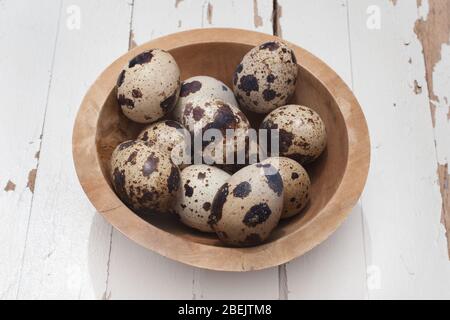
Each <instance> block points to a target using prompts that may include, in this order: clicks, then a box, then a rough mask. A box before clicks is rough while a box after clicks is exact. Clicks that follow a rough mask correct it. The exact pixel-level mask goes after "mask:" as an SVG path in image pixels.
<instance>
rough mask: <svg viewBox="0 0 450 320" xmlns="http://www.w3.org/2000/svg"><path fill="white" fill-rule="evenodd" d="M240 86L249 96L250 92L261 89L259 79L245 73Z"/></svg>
mask: <svg viewBox="0 0 450 320" xmlns="http://www.w3.org/2000/svg"><path fill="white" fill-rule="evenodd" d="M238 88H239V89H241V90H242V91H244V92H245V93H246V94H247V95H248V96H249V95H250V92H252V91H258V90H259V85H258V79H256V77H255V76H254V75H251V74H248V75H245V76H243V77H242V78H241V80H240V82H239V85H238Z"/></svg>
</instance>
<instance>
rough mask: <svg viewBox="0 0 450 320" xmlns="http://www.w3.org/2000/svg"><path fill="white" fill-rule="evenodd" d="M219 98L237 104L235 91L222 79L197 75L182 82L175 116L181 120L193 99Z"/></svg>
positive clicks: (174, 112)
mask: <svg viewBox="0 0 450 320" xmlns="http://www.w3.org/2000/svg"><path fill="white" fill-rule="evenodd" d="M211 99H219V100H222V101H223V102H225V103H228V104H231V105H233V106H237V105H238V103H237V101H236V98H235V97H234V94H233V91H232V90H231V89H230V88H228V86H227V85H226V84H225V83H223V82H222V81H220V80H217V79H215V78H213V77H208V76H195V77H191V78H189V79H186V80H184V81H183V82H182V83H181V90H180V98H179V99H178V102H177V105H176V107H175V109H174V111H173V117H174V119H175V120H177V121H179V122H180V121H181V118H182V115H183V113H184V110H185V108H186V105H187V103H189V102H192V101H201V100H211Z"/></svg>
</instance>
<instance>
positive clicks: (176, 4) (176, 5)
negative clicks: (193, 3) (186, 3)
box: [175, 0, 183, 8]
mask: <svg viewBox="0 0 450 320" xmlns="http://www.w3.org/2000/svg"><path fill="white" fill-rule="evenodd" d="M181 2H183V0H175V8H178V6H179V5H180V3H181Z"/></svg>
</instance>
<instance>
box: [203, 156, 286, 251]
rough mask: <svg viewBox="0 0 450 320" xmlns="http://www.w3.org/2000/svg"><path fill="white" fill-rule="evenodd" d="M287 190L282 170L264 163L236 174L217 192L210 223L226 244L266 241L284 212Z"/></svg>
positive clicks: (247, 244) (249, 244)
mask: <svg viewBox="0 0 450 320" xmlns="http://www.w3.org/2000/svg"><path fill="white" fill-rule="evenodd" d="M283 196H284V187H283V181H282V178H281V175H280V173H279V172H278V170H277V169H276V168H275V167H274V166H273V165H271V164H270V163H269V162H266V161H262V162H260V163H257V164H253V165H249V166H247V167H244V168H243V169H241V170H239V171H238V172H236V173H235V174H234V175H233V176H231V178H230V179H228V180H227V182H226V183H225V184H223V185H222V186H221V187H220V189H219V190H218V191H217V193H216V195H215V197H214V200H213V203H212V207H211V214H210V216H209V224H210V225H211V227H212V228H213V230H214V231H215V232H216V234H217V235H218V237H219V239H220V240H221V241H222V242H224V243H225V244H228V245H232V246H254V245H258V244H260V243H262V242H264V241H265V240H266V239H267V238H268V237H269V235H270V233H271V232H272V230H273V229H274V228H275V227H276V226H277V224H278V222H279V220H280V217H281V213H282V211H283Z"/></svg>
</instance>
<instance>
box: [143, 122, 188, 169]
mask: <svg viewBox="0 0 450 320" xmlns="http://www.w3.org/2000/svg"><path fill="white" fill-rule="evenodd" d="M138 139H139V140H142V141H144V142H145V143H146V144H148V145H149V146H154V147H157V148H159V149H160V150H161V151H164V152H167V153H168V154H169V155H170V156H171V159H172V161H173V162H174V163H175V164H176V165H178V166H180V168H183V167H185V166H186V165H189V164H190V163H191V156H190V150H188V149H187V147H188V142H189V141H190V134H189V131H187V129H186V128H184V127H183V126H182V125H181V124H180V123H179V122H176V121H173V120H163V121H159V122H156V123H152V124H150V125H148V126H146V127H145V128H144V129H143V130H142V131H141V133H140V134H139V136H138Z"/></svg>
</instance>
